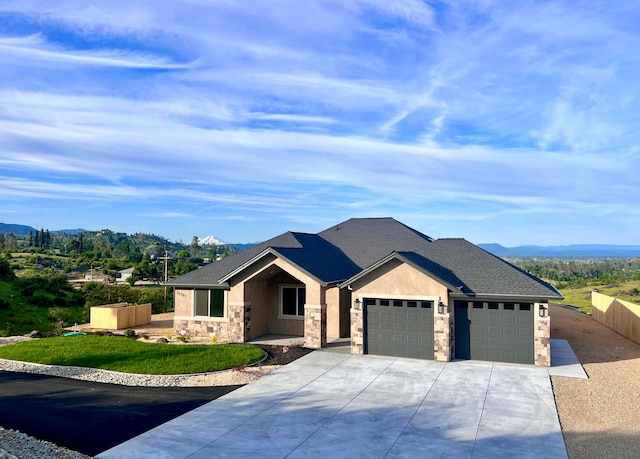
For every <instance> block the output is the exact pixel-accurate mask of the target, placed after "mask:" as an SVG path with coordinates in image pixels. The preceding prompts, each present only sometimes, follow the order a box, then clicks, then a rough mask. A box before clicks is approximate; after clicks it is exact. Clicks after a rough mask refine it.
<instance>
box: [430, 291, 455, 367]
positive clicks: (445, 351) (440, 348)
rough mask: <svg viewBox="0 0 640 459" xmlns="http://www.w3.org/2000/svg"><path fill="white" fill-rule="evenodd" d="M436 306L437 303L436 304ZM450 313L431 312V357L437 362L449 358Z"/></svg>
mask: <svg viewBox="0 0 640 459" xmlns="http://www.w3.org/2000/svg"><path fill="white" fill-rule="evenodd" d="M435 307H436V308H437V307H438V305H437V304H436V305H435ZM451 330H452V328H451V314H449V313H446V314H438V312H437V311H434V314H433V358H434V359H435V360H436V361H438V362H449V361H450V360H451V345H452V339H451Z"/></svg>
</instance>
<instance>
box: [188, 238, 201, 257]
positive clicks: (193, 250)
mask: <svg viewBox="0 0 640 459" xmlns="http://www.w3.org/2000/svg"><path fill="white" fill-rule="evenodd" d="M199 247H200V246H199V245H198V236H193V239H191V245H190V246H189V249H190V251H191V257H192V258H195V257H196V255H197V254H198V249H199Z"/></svg>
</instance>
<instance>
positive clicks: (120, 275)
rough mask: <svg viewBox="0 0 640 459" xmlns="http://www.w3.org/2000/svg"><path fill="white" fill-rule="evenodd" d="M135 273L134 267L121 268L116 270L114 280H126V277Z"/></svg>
mask: <svg viewBox="0 0 640 459" xmlns="http://www.w3.org/2000/svg"><path fill="white" fill-rule="evenodd" d="M135 275H136V268H126V269H121V270H120V271H118V275H117V277H116V282H127V279H129V278H130V277H131V276H135Z"/></svg>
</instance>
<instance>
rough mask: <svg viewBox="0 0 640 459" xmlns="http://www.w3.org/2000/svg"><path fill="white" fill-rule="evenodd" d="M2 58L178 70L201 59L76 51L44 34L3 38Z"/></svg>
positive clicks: (193, 64) (190, 65)
mask: <svg viewBox="0 0 640 459" xmlns="http://www.w3.org/2000/svg"><path fill="white" fill-rule="evenodd" d="M0 52H1V54H0V55H3V56H4V57H3V58H2V60H5V61H6V60H9V59H10V58H14V57H15V58H18V59H22V60H28V61H29V62H30V65H32V66H33V65H34V63H35V64H36V65H38V64H40V65H46V64H48V63H62V64H69V65H89V66H101V67H124V68H130V69H154V70H176V69H187V68H193V67H196V66H197V65H198V63H197V62H189V63H185V64H176V63H172V62H168V60H167V59H166V58H160V57H156V56H152V55H150V54H147V53H136V52H125V51H120V50H116V49H99V50H96V51H72V50H65V49H61V48H60V47H57V46H52V45H51V44H50V43H47V42H46V41H45V40H43V38H42V36H41V34H37V35H30V36H27V37H18V38H4V39H3V38H0Z"/></svg>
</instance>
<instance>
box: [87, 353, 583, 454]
mask: <svg viewBox="0 0 640 459" xmlns="http://www.w3.org/2000/svg"><path fill="white" fill-rule="evenodd" d="M580 370H581V368H580ZM98 457H100V458H104V459H115V458H134V457H135V458H171V459H176V458H187V457H188V458H194V459H195V458H212V457H261V458H271V457H272V458H283V457H287V458H301V457H332V458H340V457H349V458H354V457H362V458H378V457H379V458H383V457H385V458H401V457H407V458H415V457H447V458H448V457H457V458H463V457H467V458H500V457H505V458H507V457H508V458H514V457H520V458H539V457H545V458H566V457H567V454H566V450H565V446H564V440H563V437H562V432H561V430H560V425H559V422H558V416H557V412H556V406H555V402H554V397H553V392H552V390H551V383H550V379H549V372H548V371H547V369H546V368H539V367H533V366H527V365H512V364H501V363H491V362H478V361H454V362H449V363H440V362H433V361H423V360H414V359H402V358H393V357H381V356H372V355H349V354H339V353H332V352H323V351H317V352H313V353H311V354H309V355H307V356H305V357H303V358H301V359H299V360H296V361H295V362H293V363H291V364H289V365H287V366H286V367H283V368H282V369H280V370H278V371H276V372H274V373H272V374H270V375H267V376H265V377H263V378H261V379H260V380H258V381H256V382H254V383H251V384H249V385H247V386H244V387H242V388H240V389H238V390H236V391H234V392H231V393H229V394H227V395H225V396H223V397H221V398H219V399H217V400H215V401H212V402H210V403H208V404H206V405H203V406H201V407H200V408H197V409H195V410H193V411H191V412H189V413H187V414H184V415H182V416H180V417H178V418H176V419H174V420H172V421H169V422H167V423H166V424H163V425H161V426H159V427H157V428H155V429H153V430H151V431H149V432H147V433H145V434H142V435H140V436H138V437H136V438H134V439H132V440H129V441H128V442H126V443H123V444H122V445H119V446H117V447H115V448H112V449H110V450H108V451H105V452H103V453H102V454H99V455H98Z"/></svg>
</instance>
